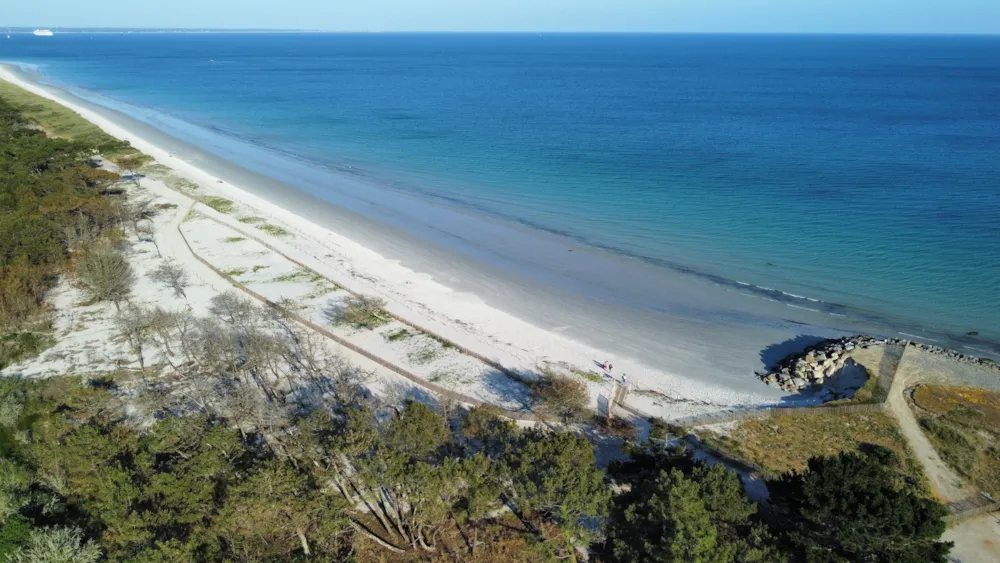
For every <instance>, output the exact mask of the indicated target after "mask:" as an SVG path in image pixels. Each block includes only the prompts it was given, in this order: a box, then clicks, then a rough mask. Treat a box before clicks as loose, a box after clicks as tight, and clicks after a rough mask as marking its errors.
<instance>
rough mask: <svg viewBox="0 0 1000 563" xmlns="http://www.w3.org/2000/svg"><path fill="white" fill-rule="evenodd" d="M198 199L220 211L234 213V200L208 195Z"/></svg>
mask: <svg viewBox="0 0 1000 563" xmlns="http://www.w3.org/2000/svg"><path fill="white" fill-rule="evenodd" d="M198 201H200V202H202V203H204V204H205V205H207V206H209V207H211V208H212V209H214V210H216V211H218V212H219V213H232V211H233V207H234V205H235V204H234V203H233V202H232V200H228V199H226V198H224V197H219V196H214V195H207V196H204V197H200V198H198Z"/></svg>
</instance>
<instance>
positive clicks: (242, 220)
mask: <svg viewBox="0 0 1000 563" xmlns="http://www.w3.org/2000/svg"><path fill="white" fill-rule="evenodd" d="M237 221H239V222H240V223H246V224H247V225H255V224H257V223H263V222H264V218H263V217H240V218H239V219H237Z"/></svg>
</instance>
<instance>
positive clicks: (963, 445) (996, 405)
mask: <svg viewBox="0 0 1000 563" xmlns="http://www.w3.org/2000/svg"><path fill="white" fill-rule="evenodd" d="M913 402H914V404H915V405H916V406H917V407H918V408H917V415H918V417H919V419H920V426H921V428H922V429H923V431H924V433H925V434H926V435H927V438H928V439H929V440H930V441H931V443H932V444H934V447H935V449H937V451H938V453H940V454H941V457H942V458H943V459H944V461H945V463H947V464H948V465H950V466H951V467H952V468H953V469H954V470H955V471H956V472H957V473H958V474H959V475H961V476H962V477H963V478H965V479H966V480H967V481H969V482H970V483H972V484H973V485H975V486H976V487H977V488H978V489H980V490H983V491H986V492H988V493H990V494H991V495H994V496H1000V393H998V392H996V391H988V390H986V389H978V388H973V387H951V386H943V385H921V386H919V387H917V388H916V389H915V390H914V392H913Z"/></svg>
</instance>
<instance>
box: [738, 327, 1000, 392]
mask: <svg viewBox="0 0 1000 563" xmlns="http://www.w3.org/2000/svg"><path fill="white" fill-rule="evenodd" d="M886 344H898V345H908V346H910V347H911V348H918V349H920V350H924V351H927V352H930V353H932V354H938V355H941V356H945V357H947V358H950V359H953V360H955V361H957V362H962V363H966V364H973V365H977V366H981V367H985V368H988V369H993V370H996V371H997V372H1000V365H998V364H997V362H995V361H994V360H992V359H989V358H977V357H975V356H968V355H965V354H962V353H961V352H956V351H955V350H948V349H947V348H942V347H940V346H933V345H930V344H921V343H919V342H909V341H907V340H902V339H898V338H875V337H872V336H865V335H862V334H859V335H855V336H847V337H844V338H835V339H831V340H824V341H822V342H820V343H818V344H814V345H812V346H809V347H808V348H806V349H805V350H804V351H802V352H797V353H795V354H791V355H790V356H788V357H786V358H785V359H783V360H781V361H780V362H778V364H777V365H776V366H774V367H773V368H772V369H771V370H770V371H766V372H757V377H759V378H760V379H761V380H762V381H764V382H765V383H767V384H768V385H771V386H774V387H779V388H781V389H783V390H785V391H789V392H792V393H797V392H799V391H802V390H804V389H807V388H809V387H811V386H813V385H822V384H823V382H824V381H826V379H827V378H829V377H830V376H831V375H833V374H835V373H837V371H838V370H840V369H841V368H843V367H844V365H845V364H846V363H847V362H853V360H851V359H850V358H848V357H847V353H848V352H850V351H851V350H854V349H855V348H869V347H872V346H884V345H886Z"/></svg>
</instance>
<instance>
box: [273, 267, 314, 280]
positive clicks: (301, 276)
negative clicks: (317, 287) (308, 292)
mask: <svg viewBox="0 0 1000 563" xmlns="http://www.w3.org/2000/svg"><path fill="white" fill-rule="evenodd" d="M312 276H313V274H312V272H310V271H309V270H304V269H302V268H299V269H298V270H295V271H294V272H292V273H290V274H283V275H280V276H278V277H276V278H274V280H272V281H276V282H300V281H308V280H310V279H311V278H312Z"/></svg>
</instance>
